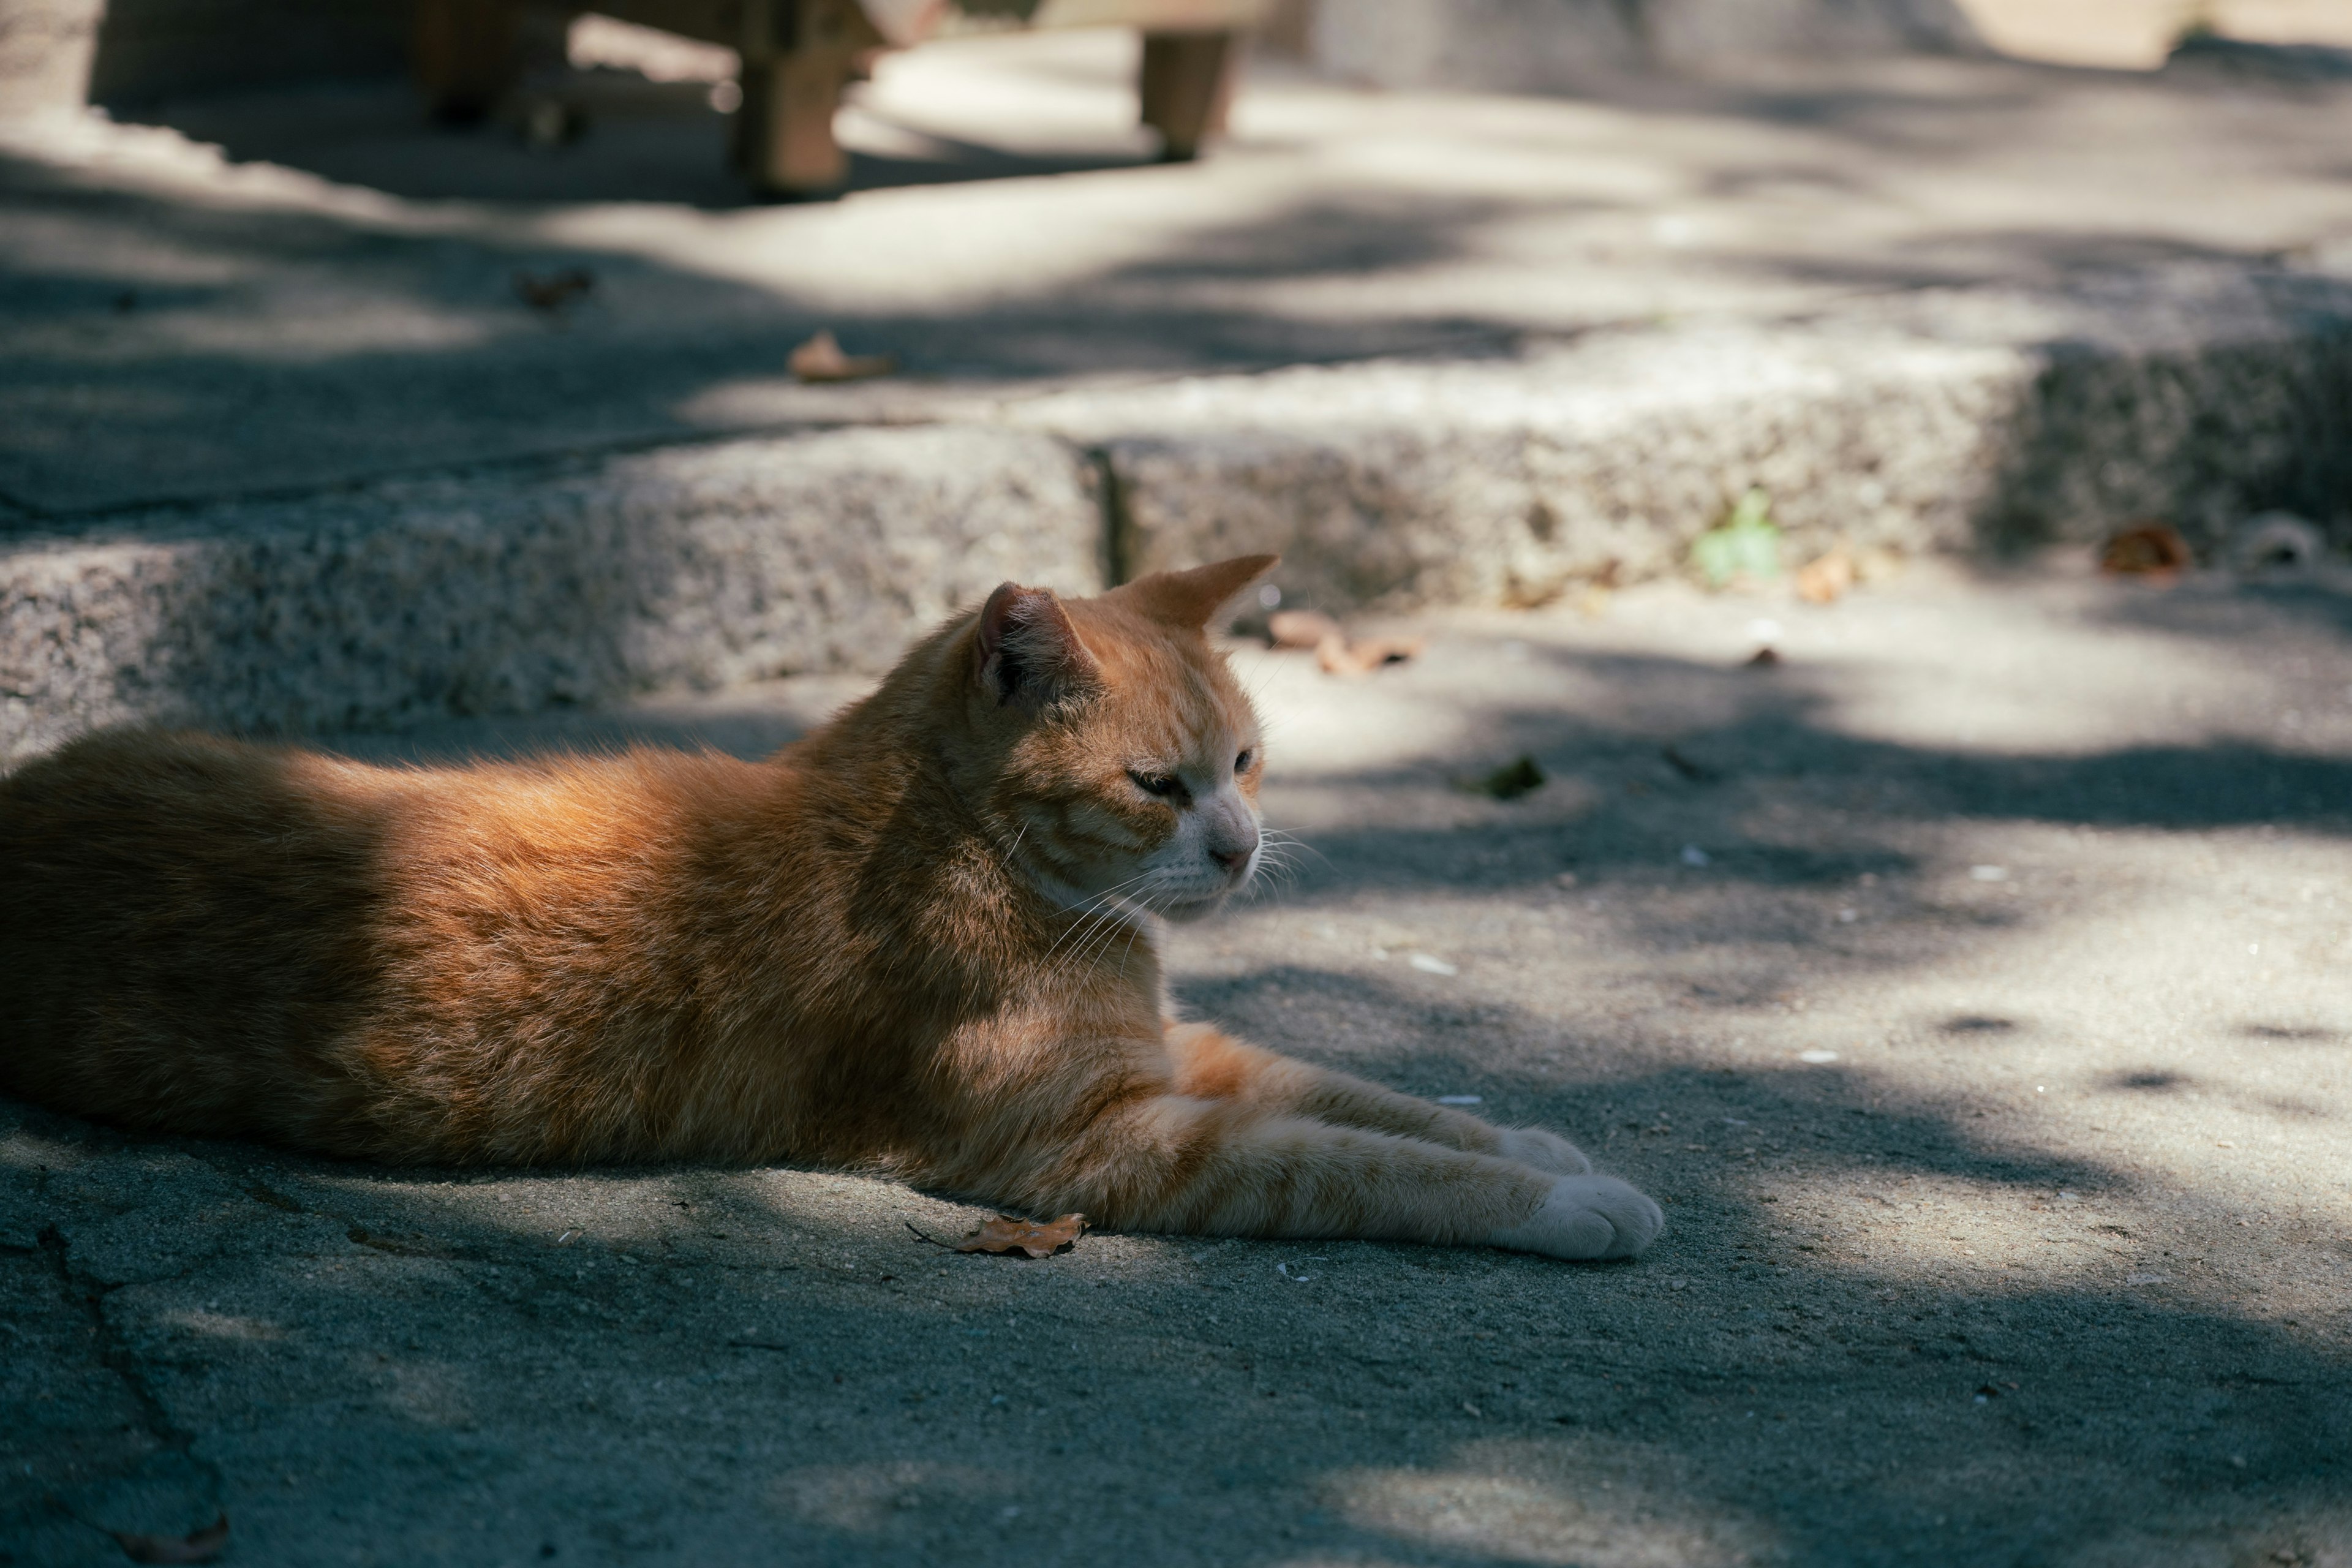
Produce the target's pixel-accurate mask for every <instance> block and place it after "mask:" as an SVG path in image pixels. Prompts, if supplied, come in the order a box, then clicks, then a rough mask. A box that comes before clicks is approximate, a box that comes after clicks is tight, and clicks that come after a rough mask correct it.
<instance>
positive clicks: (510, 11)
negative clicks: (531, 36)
mask: <svg viewBox="0 0 2352 1568" xmlns="http://www.w3.org/2000/svg"><path fill="white" fill-rule="evenodd" d="M409 20H410V34H409V66H410V68H411V69H412V70H414V71H415V76H416V84H417V86H418V87H420V88H422V89H424V91H425V101H426V102H427V103H429V104H431V105H432V108H433V117H434V118H435V119H436V120H442V121H449V122H450V123H452V124H467V123H470V122H472V121H477V120H479V119H481V118H482V117H483V116H485V115H487V114H488V113H489V111H490V109H491V107H492V106H493V105H494V104H496V103H497V102H498V100H499V98H500V97H501V96H502V95H503V94H504V93H505V92H506V90H507V89H509V88H510V87H512V86H513V85H514V81H515V77H516V75H517V73H518V71H519V70H520V68H521V43H522V6H521V5H520V4H516V3H514V0H415V5H414V9H413V10H412V12H411V13H410V17H409Z"/></svg>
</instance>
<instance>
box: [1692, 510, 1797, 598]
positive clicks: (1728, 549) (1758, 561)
mask: <svg viewBox="0 0 2352 1568" xmlns="http://www.w3.org/2000/svg"><path fill="white" fill-rule="evenodd" d="M1691 564H1692V565H1693V566H1696V567H1697V568H1698V574H1699V575H1700V576H1701V577H1702V578H1704V579H1706V585H1707V586H1708V587H1710V588H1727V587H1729V586H1730V585H1731V584H1734V583H1737V582H1738V581H1740V580H1741V579H1742V578H1750V579H1755V580H1759V581H1766V580H1769V579H1771V578H1774V577H1778V576H1779V575H1780V529H1779V528H1778V527H1777V526H1775V525H1774V523H1773V521H1772V498H1771V497H1770V496H1769V495H1768V494H1766V493H1765V492H1764V491H1763V489H1760V488H1759V487H1757V486H1753V485H1751V486H1749V487H1748V493H1747V494H1745V495H1743V496H1741V497H1740V498H1739V500H1738V504H1737V505H1735V506H1734V507H1733V508H1732V509H1731V515H1730V516H1729V517H1728V518H1726V519H1725V520H1724V521H1723V523H1722V525H1721V526H1720V527H1717V528H1711V529H1709V530H1707V531H1706V532H1705V533H1702V534H1700V535H1699V536H1698V537H1697V538H1696V539H1695V540H1693V541H1692V542H1691Z"/></svg>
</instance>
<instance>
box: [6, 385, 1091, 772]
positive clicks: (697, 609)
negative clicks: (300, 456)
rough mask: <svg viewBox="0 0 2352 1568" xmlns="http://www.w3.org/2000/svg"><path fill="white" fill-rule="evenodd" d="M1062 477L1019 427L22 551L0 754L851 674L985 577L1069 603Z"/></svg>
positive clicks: (1083, 570) (217, 519)
mask: <svg viewBox="0 0 2352 1568" xmlns="http://www.w3.org/2000/svg"><path fill="white" fill-rule="evenodd" d="M1090 476H1091V470H1090V469H1089V468H1087V465H1086V464H1085V463H1084V462H1083V461H1082V460H1081V459H1080V458H1078V457H1077V456H1076V455H1075V454H1073V453H1072V452H1071V451H1069V450H1068V449H1067V448H1066V447H1064V446H1063V445H1061V444H1060V443H1058V442H1056V441H1055V440H1053V439H1051V438H1049V437H1043V436H1039V435H1034V434H1026V433H1019V432H1008V431H1002V430H982V429H959V428H953V427H932V428H926V429H919V430H904V431H894V430H851V431H841V432H835V433H830V434H824V435H815V436H805V437H793V438H788V439H777V440H753V441H740V442H734V443H730V444H726V445H720V446H708V447H683V448H673V449H669V450H663V451H656V452H652V453H646V454H639V455H635V456H630V457H623V458H611V459H607V460H605V461H603V462H600V463H596V464H593V465H592V466H588V467H585V468H577V469H574V470H571V471H558V470H534V471H527V472H508V473H500V474H495V475H488V476H471V477H451V478H444V479H426V480H416V481H409V482H403V483H395V484H385V485H382V486H377V487H373V488H370V489H363V490H361V491H358V492H355V493H352V494H347V495H333V496H324V497H310V498H305V499H303V500H299V501H289V502H282V503H271V504H254V505H243V506H223V507H212V508H205V509H199V510H192V511H190V512H187V513H185V514H184V515H176V516H168V517H167V516H158V515H152V514H149V515H140V516H134V517H132V518H129V519H125V520H123V521H122V524H121V528H120V530H119V531H117V532H116V534H115V536H113V537H107V536H104V535H100V536H97V537H92V536H90V535H88V534H84V535H80V536H76V537H72V538H66V539H51V540H43V539H39V538H36V539H34V540H31V541H29V542H19V543H16V544H14V545H12V546H11V547H10V548H9V549H7V550H6V551H5V552H0V690H5V699H0V703H5V705H0V755H16V756H21V755H25V754H27V753H29V752H37V751H40V750H44V749H46V748H47V747H49V746H52V745H55V744H57V743H58V742H61V741H63V740H65V739H67V738H68V737H69V736H70V735H72V734H75V733H79V731H83V730H86V729H89V728H92V727H95V726H98V725H102V724H110V723H118V722H122V721H133V720H143V721H171V722H187V723H196V724H203V725H205V726H209V727H214V728H220V729H228V730H240V731H264V732H269V731H287V730H303V729H313V730H315V729H320V728H373V727H383V726H388V725H395V724H400V723H404V722H409V721H415V720H418V719H425V718H431V717H436V716H441V715H446V714H452V713H459V714H462V713H499V712H522V711H528V710H532V709H536V708H541V707H545V706H547V705H549V704H554V703H593V702H597V701H603V700H611V699H613V698H616V697H619V696H622V695H624V694H625V693H627V692H630V691H633V690H637V689H644V688H647V687H653V686H670V685H688V686H698V687H710V686H719V685H725V684H728V683H731V682H737V681H744V680H753V679H761V678H763V677H770V676H775V675H780V674H783V673H786V672H796V671H816V670H827V669H866V670H871V669H879V668H885V667H886V666H887V665H888V664H889V663H890V662H891V661H892V660H894V659H895V658H897V657H898V653H899V651H900V650H901V648H902V647H903V646H904V645H905V643H906V642H907V640H908V638H910V637H914V636H916V635H917V634H919V633H920V632H921V631H923V630H924V629H926V628H927V627H929V626H931V625H933V624H934V623H936V622H937V621H939V620H940V619H941V618H942V617H944V616H947V615H948V614H950V612H951V611H953V610H955V609H956V608H958V607H959V606H961V605H968V604H970V603H971V602H973V601H974V600H976V599H977V598H979V597H980V596H981V595H984V594H986V593H987V591H988V590H989V589H990V588H992V587H993V586H994V585H995V584H997V583H999V582H1001V581H1003V580H1004V579H1005V578H1008V577H1016V578H1021V579H1024V580H1026V581H1032V582H1040V583H1048V584H1054V585H1055V586H1057V587H1061V588H1064V589H1066V590H1069V591H1072V592H1088V591H1092V590H1093V589H1095V588H1097V587H1098V586H1099V585H1100V584H1101V581H1102V566H1101V564H1100V561H1099V544H1100V541H1101V537H1102V526H1101V521H1100V516H1101V514H1100V508H1099V503H1098V502H1097V500H1096V499H1095V497H1094V495H1093V494H1092V493H1091V489H1090Z"/></svg>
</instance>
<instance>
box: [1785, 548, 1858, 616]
mask: <svg viewBox="0 0 2352 1568" xmlns="http://www.w3.org/2000/svg"><path fill="white" fill-rule="evenodd" d="M1853 583H1854V572H1853V556H1851V555H1848V554H1847V553H1846V552H1845V550H1844V547H1843V546H1840V547H1839V548H1837V549H1835V550H1832V551H1830V552H1827V553H1826V554H1822V555H1820V556H1816V557H1815V558H1814V559H1813V561H1812V562H1811V563H1810V564H1808V565H1807V566H1805V567H1804V568H1803V569H1802V570H1801V571H1800V572H1799V573H1798V574H1797V596H1798V597H1799V598H1801V599H1802V600H1804V601H1805V602H1806V603H1808V604H1812V605H1827V604H1831V603H1833V602H1834V601H1836V600H1837V599H1839V598H1842V597H1843V596H1844V595H1845V594H1846V592H1847V591H1848V590H1849V589H1851V588H1852V587H1853Z"/></svg>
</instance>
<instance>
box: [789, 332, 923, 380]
mask: <svg viewBox="0 0 2352 1568" xmlns="http://www.w3.org/2000/svg"><path fill="white" fill-rule="evenodd" d="M784 363H785V364H786V365H787V366H788V367H790V369H791V370H792V373H793V374H794V375H796V376H798V377H799V378H800V379H801V380H803V381H866V380H869V379H871V378H872V377H874V376H877V375H887V374H890V373H891V372H892V371H894V370H897V369H898V361H897V360H896V359H894V358H893V357H891V356H890V355H888V354H851V353H842V352H841V344H840V343H838V342H835V339H834V335H833V333H832V332H831V331H820V332H819V333H817V334H816V336H814V337H813V338H811V339H810V340H809V341H808V342H804V343H803V344H802V345H801V346H800V347H798V348H796V349H794V350H793V353H792V357H791V358H790V359H788V360H786V361H785V362H784Z"/></svg>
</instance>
